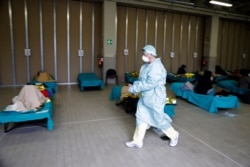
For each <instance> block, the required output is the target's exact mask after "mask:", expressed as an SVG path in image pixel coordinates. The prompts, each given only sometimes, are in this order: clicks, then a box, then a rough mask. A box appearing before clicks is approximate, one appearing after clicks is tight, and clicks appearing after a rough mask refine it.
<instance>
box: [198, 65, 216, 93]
mask: <svg viewBox="0 0 250 167" xmlns="http://www.w3.org/2000/svg"><path fill="white" fill-rule="evenodd" d="M194 92H195V93H198V94H210V93H212V92H214V89H213V75H212V72H211V71H208V70H206V71H204V75H203V76H201V77H200V78H199V79H198V82H197V84H196V86H195V87H194Z"/></svg>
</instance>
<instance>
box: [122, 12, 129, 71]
mask: <svg viewBox="0 0 250 167" xmlns="http://www.w3.org/2000/svg"><path fill="white" fill-rule="evenodd" d="M125 12H126V13H125V17H126V18H125V39H124V40H125V41H124V49H128V7H126V11H125ZM123 56H124V73H125V72H127V67H128V56H126V55H123Z"/></svg>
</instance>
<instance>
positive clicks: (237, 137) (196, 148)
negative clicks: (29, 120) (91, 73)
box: [0, 85, 250, 167]
mask: <svg viewBox="0 0 250 167" xmlns="http://www.w3.org/2000/svg"><path fill="white" fill-rule="evenodd" d="M19 90H20V88H0V92H1V93H0V99H1V100H0V107H4V106H5V105H7V104H8V103H9V102H10V101H11V99H12V97H13V96H15V95H17V93H18V92H19ZM110 91H111V86H108V87H106V88H105V89H104V90H89V91H85V92H80V90H79V88H78V86H77V85H72V86H59V88H58V92H57V93H56V96H55V100H54V105H55V107H54V108H55V111H54V121H55V129H54V131H48V130H47V129H45V128H43V127H37V126H29V127H23V128H19V129H15V130H13V131H11V132H9V133H3V130H2V129H3V127H2V126H1V125H0V128H1V131H0V167H83V166H89V167H104V166H105V167H106V166H107V167H118V166H119V167H145V166H147V167H156V166H157V167H250V144H249V143H250V111H249V108H250V107H249V104H243V103H240V108H239V109H238V110H236V109H229V110H220V111H219V112H218V113H216V114H210V113H208V112H207V111H204V110H202V109H200V108H198V107H196V106H194V105H192V104H190V103H188V102H186V101H185V100H182V99H178V101H177V106H176V107H175V112H176V116H175V118H173V126H174V127H175V128H176V129H177V130H178V131H179V132H180V141H179V144H178V146H177V147H169V146H168V141H164V140H161V139H160V138H159V136H158V135H157V134H156V133H155V132H154V131H153V130H152V129H150V130H148V131H147V134H146V136H145V139H144V147H143V148H142V149H135V148H127V147H126V146H125V145H124V142H126V141H128V140H130V139H131V137H132V135H133V131H134V128H135V118H134V116H133V115H132V114H127V113H125V112H124V109H123V108H122V107H120V106H116V105H115V104H114V102H111V101H109V93H110ZM168 93H169V96H172V93H171V92H170V91H169V90H168ZM225 111H227V112H230V113H234V114H236V115H237V116H236V117H229V116H226V115H224V114H223V113H224V112H225Z"/></svg>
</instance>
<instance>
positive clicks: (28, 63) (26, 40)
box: [24, 0, 30, 82]
mask: <svg viewBox="0 0 250 167" xmlns="http://www.w3.org/2000/svg"><path fill="white" fill-rule="evenodd" d="M24 22H25V44H26V46H25V47H26V48H27V49H29V29H28V10H27V0H24ZM29 60H30V56H26V67H27V80H28V82H30V61H29Z"/></svg>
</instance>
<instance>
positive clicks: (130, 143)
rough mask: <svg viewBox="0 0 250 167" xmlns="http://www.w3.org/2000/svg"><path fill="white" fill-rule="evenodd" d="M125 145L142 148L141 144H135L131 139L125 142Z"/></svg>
mask: <svg viewBox="0 0 250 167" xmlns="http://www.w3.org/2000/svg"><path fill="white" fill-rule="evenodd" d="M125 145H126V146H127V147H129V148H132V147H136V148H142V146H143V144H136V143H135V142H133V141H130V142H126V143H125Z"/></svg>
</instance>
